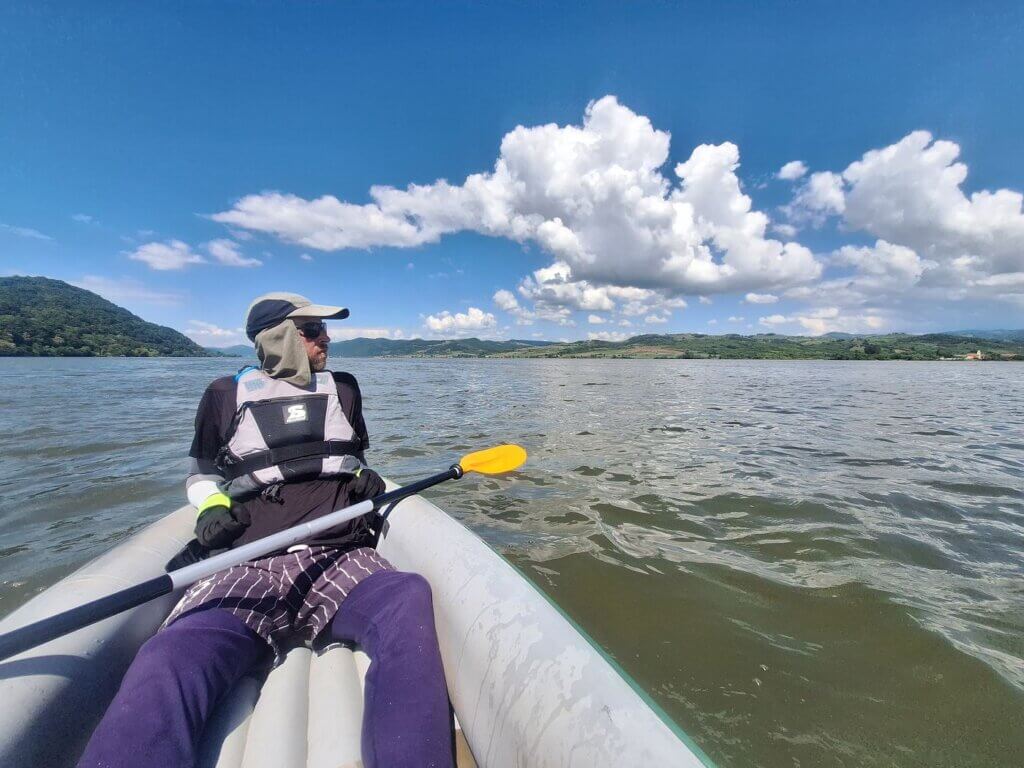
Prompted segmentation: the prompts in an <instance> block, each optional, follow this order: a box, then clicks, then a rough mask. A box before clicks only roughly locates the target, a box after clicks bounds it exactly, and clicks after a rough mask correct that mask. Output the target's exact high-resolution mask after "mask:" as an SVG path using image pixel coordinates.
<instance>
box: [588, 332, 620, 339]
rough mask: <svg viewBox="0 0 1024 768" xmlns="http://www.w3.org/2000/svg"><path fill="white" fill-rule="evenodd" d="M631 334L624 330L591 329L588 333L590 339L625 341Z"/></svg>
mask: <svg viewBox="0 0 1024 768" xmlns="http://www.w3.org/2000/svg"><path fill="white" fill-rule="evenodd" d="M630 336H631V334H629V333H626V332H624V331H591V332H590V333H588V334H587V339H588V340H589V341H625V340H626V339H628V338H630Z"/></svg>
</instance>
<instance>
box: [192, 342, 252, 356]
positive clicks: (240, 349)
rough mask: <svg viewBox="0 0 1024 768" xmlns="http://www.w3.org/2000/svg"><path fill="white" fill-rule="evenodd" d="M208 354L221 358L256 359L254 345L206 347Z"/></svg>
mask: <svg viewBox="0 0 1024 768" xmlns="http://www.w3.org/2000/svg"><path fill="white" fill-rule="evenodd" d="M204 349H206V351H207V352H210V353H211V354H214V355H218V356H221V357H252V358H255V357H256V348H255V347H253V346H252V344H235V345H234V346H231V347H204Z"/></svg>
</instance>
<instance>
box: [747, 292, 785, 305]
mask: <svg viewBox="0 0 1024 768" xmlns="http://www.w3.org/2000/svg"><path fill="white" fill-rule="evenodd" d="M778 300H779V297H778V296H776V295H775V294H773V293H748V294H747V295H746V296H744V297H743V301H745V302H746V303H747V304H774V303H775V302H776V301H778Z"/></svg>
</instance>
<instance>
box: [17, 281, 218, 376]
mask: <svg viewBox="0 0 1024 768" xmlns="http://www.w3.org/2000/svg"><path fill="white" fill-rule="evenodd" d="M208 354H209V353H208V352H206V350H204V349H203V348H202V347H200V346H199V345H198V344H196V343H195V342H194V341H192V340H191V339H190V338H188V337H187V336H185V335H184V334H181V333H178V331H175V330H174V329H173V328H167V327H165V326H162V325H156V324H155V323H147V322H146V321H145V320H143V319H141V318H139V317H136V316H135V315H133V314H132V313H131V312H129V311H128V310H127V309H123V308H121V307H119V306H117V305H116V304H113V303H111V302H109V301H107V300H106V299H104V298H101V297H100V296H97V295H96V294H95V293H92V292H91V291H86V290H84V289H82V288H76V287H74V286H73V285H68V284H67V283H65V282H63V281H62V280H51V279H50V278H46V277H0V355H6V356H12V355H24V356H44V357H58V356H59V357H94V356H102V357H114V356H125V357H158V356H171V357H205V356H207V355H208Z"/></svg>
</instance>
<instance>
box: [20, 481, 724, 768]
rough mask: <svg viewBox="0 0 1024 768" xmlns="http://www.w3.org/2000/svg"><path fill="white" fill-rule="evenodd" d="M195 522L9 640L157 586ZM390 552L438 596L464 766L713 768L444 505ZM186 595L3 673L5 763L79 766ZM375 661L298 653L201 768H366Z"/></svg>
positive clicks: (415, 519) (426, 512)
mask: <svg viewBox="0 0 1024 768" xmlns="http://www.w3.org/2000/svg"><path fill="white" fill-rule="evenodd" d="M388 487H389V489H390V488H393V487H394V486H392V485H391V484H389V486H388ZM194 520H195V510H194V509H193V508H192V507H189V506H185V507H182V508H180V509H178V510H176V511H175V512H172V513H171V514H170V515H168V516H167V517H165V518H163V519H162V520H159V521H157V522H156V523H154V524H152V525H150V526H149V527H147V528H145V529H143V530H142V531H140V532H139V533H137V534H135V535H134V536H132V537H131V538H130V539H128V540H126V541H125V542H123V543H121V544H120V545H119V546H117V547H115V548H113V549H111V550H110V551H109V552H107V553H105V554H103V555H102V556H100V557H99V558H97V559H96V560H94V561H92V562H90V563H89V564H87V565H86V566H84V567H82V568H81V569H79V570H78V571H76V572H75V573H73V574H71V575H70V576H68V577H67V578H65V579H64V580H62V581H60V582H58V583H57V584H55V585H54V586H53V587H51V588H49V589H48V590H46V591H45V592H43V593H42V594H40V595H38V596H37V597H35V598H34V599H32V600H31V601H30V602H28V603H26V604H25V605H24V606H22V607H21V608H20V609H18V610H17V611H15V612H14V613H12V614H11V615H10V616H8V617H7V618H6V619H4V620H3V621H2V622H0V633H4V632H8V631H10V630H13V629H16V628H17V627H20V626H23V625H25V624H28V623H30V622H33V621H36V620H38V619H41V618H45V617H47V616H50V615H53V614H55V613H57V612H59V611H62V610H65V609H67V608H71V607H74V606H76V605H79V604H81V603H85V602H87V601H89V600H93V599H95V598H98V597H102V596H104V595H107V594H110V593H112V592H115V591H117V590H120V589H124V588H126V587H129V586H132V585H133V584H136V583H138V582H140V581H142V580H145V579H148V578H152V577H153V576H157V575H159V574H160V573H162V571H163V564H164V563H165V562H166V561H167V560H168V559H169V558H170V557H171V556H172V555H174V553H176V552H177V551H178V550H179V549H180V548H181V547H182V546H183V545H184V544H185V542H186V541H187V540H188V539H189V538H190V536H191V528H192V524H193V523H194ZM380 551H381V554H383V555H384V556H385V557H387V558H388V559H389V560H390V561H391V562H392V563H394V564H395V566H396V567H398V568H400V569H402V570H407V571H415V572H417V573H420V574H422V575H423V576H425V577H426V578H427V580H428V581H429V582H430V585H431V589H432V590H433V595H434V607H435V612H436V622H437V630H438V638H439V641H440V646H441V655H442V658H443V660H444V666H445V676H446V678H447V681H448V692H449V696H450V697H451V700H452V705H453V707H454V709H455V713H456V719H457V721H458V723H457V725H458V730H457V734H456V735H457V744H458V755H459V766H460V768H461V767H462V766H474V765H478V766H484V767H486V768H492V767H495V768H500V767H504V766H509V767H512V766H515V767H516V768H539V767H540V766H562V767H564V766H585V768H603V767H604V766H609V767H610V766H618V767H619V768H624V767H626V766H645V767H650V766H659V767H660V766H673V767H679V768H691V767H692V768H696V767H698V766H712V763H711V761H710V760H709V759H708V758H707V757H706V756H705V755H704V754H703V752H701V750H700V749H699V748H698V747H697V746H696V745H695V744H693V742H692V741H691V740H690V739H689V738H687V737H686V735H685V734H684V733H682V732H681V731H680V730H679V728H678V727H677V726H676V725H675V724H674V723H672V722H671V720H669V718H668V717H667V716H666V715H665V714H664V713H663V712H662V711H661V710H660V709H659V708H658V707H657V705H655V704H654V703H653V702H652V701H650V699H648V698H647V696H646V695H645V694H644V693H643V692H642V691H640V690H639V688H638V687H637V686H636V685H635V684H634V683H633V682H632V681H631V680H629V678H628V677H627V676H626V675H625V674H624V673H623V672H622V670H620V669H619V668H618V667H617V666H616V665H615V664H614V662H612V661H611V660H610V659H608V658H607V657H606V656H605V655H604V654H603V653H602V652H601V651H600V650H599V649H598V648H597V647H596V646H595V645H593V644H592V643H591V642H590V641H589V639H588V638H587V637H586V635H585V634H584V633H583V632H582V631H581V630H580V629H579V628H578V627H576V626H575V625H574V624H573V623H572V622H571V621H570V620H569V619H568V618H567V617H566V616H564V615H563V614H562V613H561V612H560V611H559V610H558V609H557V608H556V607H555V606H554V605H553V604H551V603H550V602H549V601H548V600H547V598H546V597H545V596H544V595H543V594H542V593H541V592H540V591H538V590H537V589H536V588H535V587H534V586H533V585H532V584H531V583H530V582H529V581H528V580H527V579H525V578H524V577H523V576H522V575H520V574H519V572H518V571H516V570H515V569H514V568H513V567H512V566H511V565H509V564H508V563H507V562H505V561H504V560H503V559H502V558H501V557H499V556H498V555H497V554H496V553H494V552H493V551H492V550H491V549H490V548H489V547H488V546H487V545H486V544H485V543H484V542H483V541H482V540H481V539H479V538H478V537H477V536H476V535H475V534H473V533H471V532H470V531H469V530H467V529H466V528H465V527H463V526H462V525H461V524H459V523H458V522H457V521H455V520H454V519H453V518H451V517H450V516H448V515H447V514H445V513H444V512H443V511H442V510H440V509H439V508H438V507H436V506H434V505H433V504H431V503H430V502H428V501H427V500H425V499H424V498H422V497H420V496H413V497H410V498H408V499H405V500H404V501H402V502H400V503H399V504H398V505H397V507H396V508H395V509H394V512H393V513H392V514H391V517H390V529H389V532H388V534H387V535H386V537H385V538H384V539H383V540H382V541H381V543H380ZM179 596H180V595H179V594H173V595H167V596H165V597H163V598H160V599H158V600H155V601H153V602H150V603H147V604H145V605H141V606H139V607H137V608H134V609H132V610H130V611H127V612H125V613H122V614H119V615H117V616H114V617H111V618H109V619H106V620H104V621H102V622H100V623H98V624H94V625H92V626H89V627H85V628H83V629H80V630H78V631H76V632H74V633H72V634H70V635H67V636H65V637H61V638H58V639H56V640H53V641H51V642H49V643H47V644H45V645H42V646H40V647H38V648H35V649H33V650H30V651H27V652H25V653H23V654H21V655H19V656H15V657H13V658H11V659H8V660H7V661H4V662H0V765H2V766H47V767H48V768H59V767H60V766H73V765H74V764H75V762H76V760H77V758H78V755H79V754H80V752H81V751H82V749H83V748H84V746H85V742H86V741H87V739H88V738H89V735H90V733H91V732H92V728H93V727H94V726H95V724H96V723H97V722H98V721H99V718H100V717H101V716H102V714H103V712H104V710H105V709H106V706H107V704H108V703H109V701H110V700H111V698H112V697H113V695H114V693H115V692H116V690H117V688H118V685H119V684H120V680H121V677H122V675H123V674H124V672H125V670H126V669H127V667H128V664H129V663H130V662H131V660H132V658H133V657H134V655H135V653H136V651H137V650H138V648H139V646H140V645H141V644H142V643H143V642H145V640H146V639H147V638H148V637H149V636H150V635H152V634H153V633H154V632H155V631H156V630H157V628H158V627H159V626H160V623H161V622H162V621H163V619H164V617H166V615H167V614H168V613H169V612H170V610H171V608H172V607H173V605H174V603H175V602H176V601H177V599H178V597H179ZM369 663H370V662H369V659H368V658H367V657H366V656H365V654H363V653H362V652H360V651H359V650H358V649H348V648H342V647H335V648H330V649H328V650H325V651H322V652H318V653H314V652H312V651H310V650H309V649H307V648H296V649H294V650H292V651H291V652H290V653H289V654H288V656H287V657H286V659H285V661H284V662H283V663H282V664H281V665H279V666H278V667H276V668H275V669H273V670H272V671H270V672H269V674H267V673H266V671H265V670H264V671H263V672H261V673H260V672H257V673H254V674H253V675H252V676H249V677H246V678H243V679H242V680H241V681H240V682H239V683H238V684H237V685H236V686H235V687H234V688H233V689H232V690H231V692H230V693H229V694H228V695H227V696H226V697H225V699H224V700H223V701H222V702H221V703H220V704H219V705H218V708H217V710H216V712H215V713H214V715H213V717H212V719H211V720H210V722H209V723H208V725H207V727H206V730H205V732H204V735H203V742H202V748H201V752H202V759H201V763H200V764H201V766H203V768H213V767H214V766H216V767H217V768H229V767H230V768H264V767H266V768H271V767H272V768H300V767H301V766H307V767H308V768H356V767H357V766H361V765H362V762H361V760H360V752H359V739H360V726H361V721H362V708H363V704H362V685H363V678H364V675H365V672H366V669H367V667H368V666H369ZM144 763H145V760H144V758H143V759H142V760H141V761H140V765H142V764H144Z"/></svg>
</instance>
